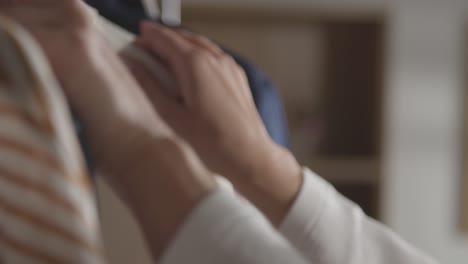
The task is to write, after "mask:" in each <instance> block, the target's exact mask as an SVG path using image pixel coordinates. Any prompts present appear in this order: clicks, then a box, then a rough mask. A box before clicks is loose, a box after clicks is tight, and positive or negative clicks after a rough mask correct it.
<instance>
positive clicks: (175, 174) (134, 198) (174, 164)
mask: <svg viewBox="0 0 468 264" xmlns="http://www.w3.org/2000/svg"><path fill="white" fill-rule="evenodd" d="M139 153H140V154H143V155H140V156H135V157H134V158H132V160H131V161H130V162H129V163H133V164H129V166H131V167H130V169H126V170H125V171H126V172H125V174H126V175H116V177H118V179H116V180H117V181H118V183H117V184H118V185H119V186H117V188H116V189H120V190H121V192H122V194H121V197H122V198H123V199H124V200H125V203H126V204H127V206H128V207H129V208H130V210H131V211H132V212H133V214H134V216H135V218H136V219H137V221H138V222H139V224H140V226H141V228H142V232H143V234H144V236H145V238H146V240H147V241H148V245H150V250H151V252H152V254H153V256H154V258H155V259H157V258H159V257H160V255H161V253H162V252H163V251H164V249H165V248H166V247H167V245H168V244H169V243H170V241H171V240H172V239H173V237H174V236H175V235H176V233H177V230H178V229H179V228H180V226H181V225H182V224H183V222H184V220H185V219H186V218H187V217H188V216H189V215H190V213H191V211H192V210H193V208H194V207H195V206H196V205H197V204H198V203H199V202H200V201H201V200H202V199H203V198H204V197H206V196H207V195H209V194H210V193H212V192H213V191H215V189H216V188H217V184H216V182H215V179H214V175H213V174H212V173H211V172H210V171H208V170H207V169H206V168H205V166H204V165H203V164H202V163H201V162H200V161H199V160H198V158H197V156H196V155H195V154H194V153H193V151H192V150H191V149H190V147H188V146H187V145H186V144H185V143H184V142H182V141H180V140H179V139H172V138H167V139H162V140H156V141H154V142H152V143H148V144H146V146H145V149H144V150H140V151H139ZM114 184H115V183H114Z"/></svg>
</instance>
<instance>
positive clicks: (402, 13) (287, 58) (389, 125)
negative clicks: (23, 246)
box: [100, 0, 468, 264]
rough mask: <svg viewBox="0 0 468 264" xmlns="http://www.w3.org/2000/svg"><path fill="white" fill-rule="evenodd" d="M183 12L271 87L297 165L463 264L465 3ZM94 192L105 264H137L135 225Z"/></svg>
mask: <svg viewBox="0 0 468 264" xmlns="http://www.w3.org/2000/svg"><path fill="white" fill-rule="evenodd" d="M183 2H184V6H185V11H186V12H184V13H183V17H182V21H183V22H184V24H185V25H187V26H189V27H190V28H193V29H196V30H197V31H199V32H201V33H204V34H206V35H208V36H209V37H212V38H214V39H215V40H217V41H219V42H220V43H222V44H224V45H225V46H226V47H228V48H230V49H233V50H234V51H237V52H239V53H241V54H242V55H244V56H245V57H247V58H248V59H250V60H251V61H252V62H254V63H256V64H258V65H259V66H261V68H262V69H263V70H265V72H266V73H267V74H268V75H269V76H271V77H272V79H273V81H275V82H276V83H277V84H278V86H279V90H280V91H281V94H282V95H283V99H284V101H285V105H286V110H287V112H288V118H289V121H290V130H291V137H292V148H293V151H294V152H295V154H296V155H298V157H299V159H300V160H301V162H302V163H304V164H307V165H309V166H310V167H311V168H312V169H314V170H316V171H318V172H319V173H320V174H322V175H323V176H324V177H325V178H327V179H328V180H330V181H331V182H332V183H334V184H335V186H336V187H337V188H338V189H339V190H340V191H342V192H344V193H345V194H347V196H348V197H350V198H351V199H353V200H355V201H356V202H358V203H359V204H360V205H361V206H363V207H364V209H365V210H366V212H367V213H369V214H370V215H372V216H374V217H376V218H378V219H379V220H381V221H383V222H384V223H386V224H388V225H389V226H390V227H391V228H392V229H394V230H395V231H396V232H398V233H399V234H400V235H401V236H403V237H404V238H405V239H406V240H408V241H409V242H410V243H412V244H414V245H416V246H418V247H420V248H421V249H422V250H424V251H426V252H428V253H429V254H431V255H433V256H435V257H436V258H437V259H438V260H439V261H440V262H441V263H453V264H462V263H466V261H467V260H468V230H466V231H463V230H462V228H461V225H460V216H461V211H462V206H463V205H462V204H461V198H460V197H461V193H460V192H461V184H462V177H463V172H464V165H463V160H464V159H465V160H467V161H468V159H466V157H464V149H463V147H462V146H463V145H464V142H465V140H464V139H463V136H464V135H463V134H464V133H463V125H464V120H465V118H466V117H465V116H464V115H463V112H464V107H463V105H464V104H466V103H467V102H465V91H466V87H467V86H466V77H465V75H466V72H467V71H466V67H465V66H466V65H465V64H466V62H467V60H466V58H467V56H465V55H466V54H467V51H468V45H467V42H466V40H467V39H468V38H467V37H468V23H467V22H468V16H467V15H468V2H467V1H464V0H445V1H437V0H287V1H286V0H184V1H183ZM229 10H231V11H229ZM249 10H250V11H249ZM246 11H249V12H246ZM466 98H468V97H466ZM314 133H315V134H314ZM100 186H101V189H102V190H101V192H100V195H101V203H102V206H101V208H102V212H103V218H104V225H103V228H104V234H105V235H106V243H107V244H110V245H111V247H112V250H111V251H112V252H110V255H112V258H111V259H112V260H113V262H112V263H131V262H132V263H146V261H148V258H147V257H145V256H144V254H142V253H141V252H142V251H143V250H142V248H143V246H142V245H141V239H140V238H139V235H138V232H137V231H136V229H135V227H134V224H133V223H132V221H131V219H130V218H129V217H128V214H126V213H125V212H124V211H125V209H124V208H123V207H122V206H121V205H118V204H117V202H116V199H115V197H113V195H112V194H110V193H109V191H108V189H106V188H105V186H103V184H102V183H100ZM466 191H468V190H466ZM465 206H468V204H466V205H465ZM129 252H130V253H129ZM148 263H149V262H148Z"/></svg>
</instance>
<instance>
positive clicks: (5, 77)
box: [0, 19, 104, 264]
mask: <svg viewBox="0 0 468 264" xmlns="http://www.w3.org/2000/svg"><path fill="white" fill-rule="evenodd" d="M0 263H2V264H6V263H8V264H10V263H15V264H23V263H24V264H26V263H52V264H54V263H104V257H103V253H102V247H101V242H100V229H99V224H98V217H97V211H96V206H95V198H94V196H93V190H92V187H91V186H90V183H89V180H88V177H87V175H86V171H85V169H84V163H83V159H82V154H81V151H80V149H79V146H78V144H77V140H76V138H75V134H74V131H73V127H72V123H71V119H70V113H69V110H68V107H67V105H66V100H65V98H64V96H63V94H62V92H61V90H60V88H59V85H58V83H57V81H56V80H55V78H54V76H53V74H52V72H51V70H50V68H49V66H48V64H47V63H46V59H45V57H44V56H43V55H42V53H41V51H40V49H39V47H38V45H37V44H36V42H35V41H34V40H33V38H32V37H31V36H30V35H29V34H27V32H25V31H24V30H23V29H22V28H20V27H19V26H17V25H15V24H13V23H12V22H9V21H7V20H5V19H0Z"/></svg>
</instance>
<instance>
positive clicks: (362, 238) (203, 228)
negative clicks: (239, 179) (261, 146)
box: [160, 169, 437, 264]
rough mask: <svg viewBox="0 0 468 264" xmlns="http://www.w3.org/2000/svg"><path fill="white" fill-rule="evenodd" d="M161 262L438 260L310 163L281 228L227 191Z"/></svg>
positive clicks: (376, 263)
mask: <svg viewBox="0 0 468 264" xmlns="http://www.w3.org/2000/svg"><path fill="white" fill-rule="evenodd" d="M160 263H161V264H181V263H203V264H211V263H213V264H214V263H224V264H238V263H243V264H254V263H255V264H284V263H288V264H302V263H310V264H395V263H398V264H436V263H437V262H436V261H435V260H433V259H432V258H431V257H429V256H427V255H425V254H423V253H421V252H420V251H419V250H417V249H415V248H414V247H412V246H411V245H409V244H408V243H407V242H405V241H403V240H402V239H401V238H399V237H398V236H397V235H396V234H395V233H393V232H392V231H391V230H389V229H388V228H386V227H384V226H383V225H381V224H379V223H377V222H376V221H374V220H372V219H371V218H369V217H367V216H366V215H364V213H363V212H362V210H361V209H360V208H359V207H358V206H357V205H356V204H354V203H353V202H351V201H349V200H348V199H346V198H345V197H343V196H342V195H340V194H339V193H338V192H337V191H336V190H335V189H334V188H333V187H332V186H331V185H330V184H329V183H327V182H326V181H324V180H323V179H321V178H320V177H319V176H317V175H316V174H314V173H313V172H311V171H310V170H309V169H304V171H303V185H302V189H301V191H300V193H299V195H298V197H297V199H296V201H295V202H294V204H293V205H292V207H291V209H290V212H289V213H288V215H287V216H286V218H285V220H284V222H283V223H282V225H281V226H280V228H279V230H278V231H277V230H276V229H275V228H273V227H272V226H271V225H270V224H269V222H268V221H267V220H266V219H265V217H264V216H263V215H262V214H261V213H260V212H259V211H258V210H257V209H256V208H255V207H253V206H252V205H251V204H249V203H248V202H247V201H246V200H245V199H243V198H241V197H240V196H239V195H237V194H235V193H234V192H232V190H230V189H226V190H224V189H220V190H218V191H217V192H214V193H212V194H211V195H210V196H208V197H207V198H205V199H204V200H203V201H202V202H200V204H199V205H198V206H197V207H196V208H195V209H194V210H193V212H192V213H191V215H190V216H189V218H188V219H187V220H186V222H185V224H184V226H183V227H182V228H181V229H180V230H179V232H178V235H177V237H176V238H175V239H174V240H173V242H172V244H171V245H170V247H169V248H168V250H167V251H166V253H165V254H164V256H163V257H162V260H161V262H160Z"/></svg>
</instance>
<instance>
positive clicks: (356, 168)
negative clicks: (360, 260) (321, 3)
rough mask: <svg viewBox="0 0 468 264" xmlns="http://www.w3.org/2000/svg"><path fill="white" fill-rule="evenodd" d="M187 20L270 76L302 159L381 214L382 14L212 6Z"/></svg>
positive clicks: (190, 11)
mask: <svg viewBox="0 0 468 264" xmlns="http://www.w3.org/2000/svg"><path fill="white" fill-rule="evenodd" d="M183 17H184V25H185V26H186V27H188V28H190V29H193V30H194V31H197V32H200V33H202V34H204V35H206V36H209V37H211V38H213V39H214V40H215V41H217V42H218V43H220V44H221V45H223V46H224V47H226V48H229V49H231V50H233V51H235V52H237V53H239V54H242V55H244V56H245V57H246V58H248V59H249V60H250V61H252V62H253V63H255V64H257V65H259V66H260V68H262V69H263V70H264V71H265V72H266V73H267V74H268V75H269V76H270V77H271V78H272V79H273V81H274V82H275V83H276V84H277V85H278V87H279V89H280V92H281V94H282V96H283V99H284V103H285V108H286V112H287V116H288V120H289V126H290V131H291V142H292V151H293V152H294V153H295V155H296V156H297V157H298V159H299V160H300V162H301V163H302V164H304V165H307V166H309V167H310V168H311V169H312V170H314V171H315V172H317V173H318V174H319V175H321V176H322V177H324V178H325V179H327V180H328V181H330V182H331V183H332V184H334V186H335V187H336V188H337V189H338V190H339V191H340V192H341V193H343V194H344V195H346V196H347V197H348V198H350V199H352V200H354V201H355V202H357V203H358V204H359V205H360V206H361V207H362V208H363V209H364V211H365V212H367V213H368V214H369V215H371V216H374V217H377V218H378V216H379V208H378V204H379V197H380V195H379V186H380V140H381V136H380V134H381V121H380V120H381V94H382V92H381V90H382V82H381V75H382V70H383V69H382V65H383V63H382V55H381V54H382V36H383V30H384V24H383V17H382V16H380V15H379V14H375V16H370V15H368V14H367V15H366V16H353V17H349V16H348V17H345V16H318V15H317V14H314V13H311V12H308V11H304V10H276V11H275V10H271V9H258V10H255V9H249V10H241V9H220V8H208V7H207V8H186V9H184V11H183Z"/></svg>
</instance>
